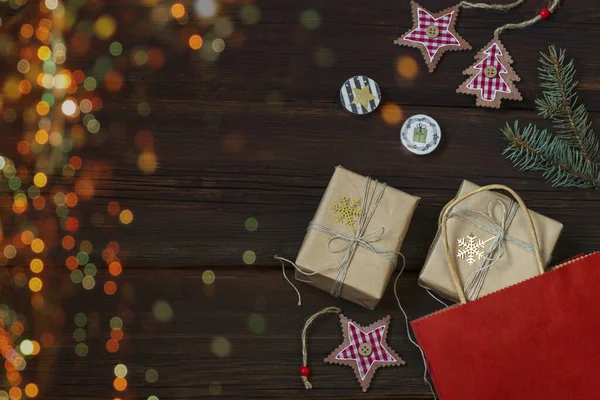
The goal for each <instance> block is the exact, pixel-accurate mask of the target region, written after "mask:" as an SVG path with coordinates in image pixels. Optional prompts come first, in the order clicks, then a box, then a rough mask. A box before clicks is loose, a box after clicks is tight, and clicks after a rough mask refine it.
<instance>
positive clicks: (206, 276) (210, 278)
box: [202, 269, 215, 285]
mask: <svg viewBox="0 0 600 400" xmlns="http://www.w3.org/2000/svg"><path fill="white" fill-rule="evenodd" d="M202 282H204V284H206V285H211V284H213V283H214V282H215V273H214V272H213V271H211V270H210V269H209V270H206V271H204V272H203V273H202Z"/></svg>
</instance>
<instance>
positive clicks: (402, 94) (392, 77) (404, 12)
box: [153, 0, 600, 114]
mask: <svg viewBox="0 0 600 400" xmlns="http://www.w3.org/2000/svg"><path fill="white" fill-rule="evenodd" d="M262 3H263V2H261V3H260V4H259V5H258V6H259V8H260V9H261V14H262V17H261V18H262V19H261V22H260V23H259V24H257V25H253V26H249V27H244V26H242V25H239V24H238V26H239V27H240V30H239V35H236V36H235V37H233V38H232V39H231V40H229V41H228V47H227V49H226V50H225V51H224V52H223V53H222V55H221V56H220V58H219V61H218V64H217V65H211V64H206V63H205V62H203V61H202V58H201V56H200V55H199V54H193V55H191V56H188V55H187V54H182V55H180V56H177V57H176V59H175V60H173V62H172V63H170V64H169V66H168V67H167V70H166V71H167V72H166V74H165V75H164V76H165V77H166V79H160V80H157V81H156V82H153V86H154V90H155V94H156V95H157V96H158V97H162V98H169V99H173V98H174V96H176V97H178V98H185V99H196V98H201V99H205V100H209V101H220V100H225V101H259V102H265V101H266V100H267V99H269V98H278V99H280V100H281V101H284V102H290V103H297V102H337V98H338V92H339V88H340V86H341V85H342V84H343V82H344V81H345V80H346V79H347V78H349V77H351V76H354V75H357V74H364V75H368V76H370V77H372V78H373V79H375V80H376V81H377V82H378V83H379V85H380V87H381V89H382V92H383V96H384V100H385V101H390V102H397V103H399V104H402V105H415V106H439V107H465V108H473V107H474V103H475V102H474V98H473V97H472V96H465V95H459V94H456V93H455V90H456V88H457V87H458V86H459V85H460V84H461V83H462V82H463V81H464V80H465V79H467V77H465V76H463V75H462V71H463V70H464V69H466V68H467V67H468V66H469V65H471V64H472V63H473V62H474V58H473V57H474V55H475V53H476V51H477V50H479V49H480V48H481V47H482V46H484V45H485V44H487V43H488V42H489V41H490V40H491V38H492V32H493V29H494V28H496V27H498V26H500V25H502V24H505V23H507V22H515V21H520V20H524V19H527V18H530V17H533V16H535V15H536V13H537V10H538V9H539V4H535V3H527V4H525V5H524V6H523V7H520V8H518V10H516V11H515V12H512V13H498V12H489V11H483V10H462V11H461V15H460V16H459V21H458V27H457V29H458V31H459V32H460V33H461V34H462V36H463V37H465V39H467V40H468V41H469V42H470V43H471V45H472V46H473V49H474V50H473V51H465V52H451V53H448V54H446V55H445V56H444V59H443V60H442V61H441V63H440V65H439V68H438V69H437V71H436V72H435V73H433V74H429V73H428V72H427V69H426V68H425V67H424V62H423V60H422V56H421V54H420V53H419V52H418V51H417V50H415V49H409V48H403V47H402V48H401V47H398V46H396V45H394V44H393V40H394V39H396V38H397V37H398V36H399V35H400V34H402V33H404V32H406V31H407V30H408V29H410V27H411V26H412V21H411V13H410V3H409V2H408V1H406V2H397V3H390V2H379V3H377V4H374V5H372V6H369V7H368V10H365V7H364V4H363V3H361V2H360V1H358V0H353V1H350V2H348V4H346V3H345V4H344V10H343V11H342V10H340V7H339V5H338V4H337V3H336V2H330V4H324V3H322V2H317V1H312V2H306V4H304V3H303V6H302V8H298V7H287V6H286V5H284V4H281V3H280V4H278V3H277V2H276V1H272V0H271V1H267V2H264V3H265V4H262ZM430 3H431V2H430ZM455 3H456V2H451V1H445V2H441V1H438V2H435V4H427V5H426V6H427V7H428V8H430V9H431V10H438V9H442V8H445V7H449V6H451V5H454V4H455ZM573 3H574V4H572V3H570V5H569V7H562V8H560V9H559V10H558V12H557V13H556V14H555V15H554V16H552V18H551V19H550V20H547V21H543V22H541V23H539V24H538V25H536V26H533V27H530V28H528V29H526V30H523V31H516V32H515V31H513V32H507V33H505V34H504V35H503V36H502V40H503V43H504V44H505V45H506V47H507V49H508V50H509V52H510V53H511V55H512V57H513V59H514V60H515V64H514V68H515V70H516V71H517V72H518V74H519V76H520V77H521V78H522V82H520V83H519V84H518V87H519V89H520V90H521V92H522V93H523V96H524V98H525V101H524V102H511V101H506V102H505V104H504V105H503V109H505V110H506V109H523V108H527V109H533V100H534V99H535V98H536V97H537V96H538V95H539V92H540V89H539V82H538V79H537V68H538V66H539V63H538V58H539V53H540V52H541V51H543V52H545V51H546V50H547V47H548V45H550V44H554V45H556V46H558V47H559V48H566V49H567V50H568V56H569V57H573V58H576V60H577V64H576V66H577V69H578V71H579V74H578V77H579V78H580V91H581V93H582V99H583V100H584V102H586V103H587V105H588V107H589V108H590V109H591V110H595V111H598V110H599V109H598V108H597V106H596V104H598V98H597V96H598V95H597V94H596V93H598V82H597V80H596V79H595V77H594V76H595V75H594V71H596V70H598V69H599V68H600V61H599V60H598V58H597V57H596V56H595V54H594V53H593V52H590V51H587V49H589V48H590V47H593V46H596V45H598V44H600V39H598V38H599V37H600V36H599V35H598V33H599V28H598V25H597V24H594V23H590V22H591V21H593V17H592V16H593V15H597V11H596V10H595V9H593V7H591V6H590V5H589V4H586V2H585V1H584V0H577V1H574V2H573ZM304 9H314V10H316V11H317V12H318V13H319V15H321V19H322V23H321V25H320V26H319V27H318V28H317V29H316V30H314V31H308V30H306V29H304V28H303V27H302V26H301V25H300V24H299V23H298V19H299V15H300V12H301V11H302V10H304ZM232 15H234V16H236V13H232ZM240 36H241V37H243V40H241V39H240ZM319 49H327V50H328V51H330V52H331V55H332V57H333V60H334V64H333V65H332V66H331V67H319V66H318V63H317V62H316V58H315V57H316V54H318V52H319V51H320V50H319ZM403 56H406V57H410V58H412V59H414V60H416V64H417V66H418V73H417V76H416V77H414V78H407V77H404V78H403V77H402V76H401V75H399V74H398V73H397V69H396V61H397V59H398V58H399V57H403ZM182 66H184V67H183V68H182ZM174 92H176V93H174ZM496 114H499V113H496Z"/></svg>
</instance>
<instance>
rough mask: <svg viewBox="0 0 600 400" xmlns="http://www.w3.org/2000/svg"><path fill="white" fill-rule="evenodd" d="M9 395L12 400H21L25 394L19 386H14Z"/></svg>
mask: <svg viewBox="0 0 600 400" xmlns="http://www.w3.org/2000/svg"><path fill="white" fill-rule="evenodd" d="M8 395H9V396H10V400H21V398H22V397H23V392H22V391H21V389H19V388H18V387H17V386H13V387H11V388H10V390H9V391H8Z"/></svg>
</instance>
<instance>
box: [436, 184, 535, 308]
mask: <svg viewBox="0 0 600 400" xmlns="http://www.w3.org/2000/svg"><path fill="white" fill-rule="evenodd" d="M500 189H501V190H505V191H507V192H509V193H510V194H511V195H512V197H514V199H515V200H516V201H517V202H518V203H519V206H520V207H521V209H522V210H523V212H524V213H525V217H526V219H527V226H528V228H529V233H530V234H531V236H532V237H533V246H534V250H535V258H536V261H537V265H538V269H539V271H540V274H543V273H544V272H545V262H544V260H543V258H542V251H541V249H540V244H539V240H538V235H537V232H536V230H535V225H534V224H533V219H532V218H531V214H530V213H529V210H528V209H527V206H526V205H525V203H524V202H523V199H521V197H520V196H519V195H518V194H517V192H515V191H514V190H512V189H511V188H509V187H508V186H505V185H488V186H482V187H480V188H478V189H475V190H473V191H472V192H469V193H467V194H464V195H462V196H461V197H458V198H456V199H454V200H452V201H451V202H449V203H448V204H446V205H445V206H444V209H443V210H442V214H441V215H440V218H439V222H440V226H441V231H442V232H441V235H442V240H443V243H444V250H445V253H446V261H447V262H448V267H449V268H450V276H451V277H452V282H453V283H454V287H455V288H456V292H457V293H458V297H459V299H460V301H461V303H463V304H464V303H466V302H467V298H466V296H465V292H464V290H463V286H462V284H461V282H460V278H459V276H458V268H457V267H456V263H455V261H454V257H453V256H452V252H451V250H450V245H449V243H448V227H447V225H448V224H447V222H448V219H449V213H450V210H452V209H453V208H454V207H455V206H456V205H457V204H459V203H460V202H462V201H464V200H466V199H468V198H469V197H471V196H474V195H476V194H478V193H481V192H484V191H487V190H500Z"/></svg>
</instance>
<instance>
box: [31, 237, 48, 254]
mask: <svg viewBox="0 0 600 400" xmlns="http://www.w3.org/2000/svg"><path fill="white" fill-rule="evenodd" d="M44 247H45V246H44V242H43V241H42V239H39V238H38V239H33V241H32V242H31V250H33V252H34V253H38V254H39V253H41V252H42V251H44Z"/></svg>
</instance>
